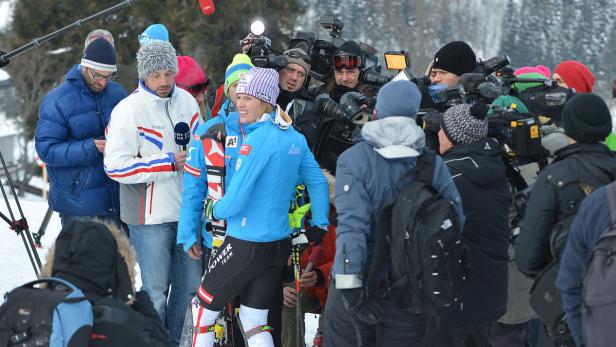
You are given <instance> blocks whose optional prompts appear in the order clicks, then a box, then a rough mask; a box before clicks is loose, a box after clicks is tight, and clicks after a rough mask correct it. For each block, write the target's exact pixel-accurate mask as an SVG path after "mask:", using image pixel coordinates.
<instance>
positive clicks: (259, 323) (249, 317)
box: [240, 305, 274, 347]
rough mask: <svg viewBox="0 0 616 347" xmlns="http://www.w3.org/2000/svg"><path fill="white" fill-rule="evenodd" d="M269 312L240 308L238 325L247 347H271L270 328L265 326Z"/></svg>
mask: <svg viewBox="0 0 616 347" xmlns="http://www.w3.org/2000/svg"><path fill="white" fill-rule="evenodd" d="M268 311H269V310H267V309H266V310H260V309H256V308H251V307H248V306H244V305H241V306H240V325H241V326H242V333H243V334H244V338H245V339H246V343H247V345H248V347H273V346H274V340H273V339H272V334H270V332H271V331H272V327H270V326H269V325H267V313H268Z"/></svg>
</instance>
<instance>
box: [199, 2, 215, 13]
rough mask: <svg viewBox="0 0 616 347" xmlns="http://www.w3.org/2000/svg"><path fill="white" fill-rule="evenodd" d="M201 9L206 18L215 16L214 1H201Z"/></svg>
mask: <svg viewBox="0 0 616 347" xmlns="http://www.w3.org/2000/svg"><path fill="white" fill-rule="evenodd" d="M199 8H200V9H201V12H202V13H203V14H204V15H206V16H211V15H213V14H214V0H199Z"/></svg>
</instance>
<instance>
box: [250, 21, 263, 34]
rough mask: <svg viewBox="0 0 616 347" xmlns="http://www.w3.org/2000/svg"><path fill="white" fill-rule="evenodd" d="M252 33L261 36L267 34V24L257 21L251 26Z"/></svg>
mask: <svg viewBox="0 0 616 347" xmlns="http://www.w3.org/2000/svg"><path fill="white" fill-rule="evenodd" d="M250 32H251V33H252V34H253V35H256V36H261V35H263V33H264V32H265V23H263V21H262V20H260V19H257V20H254V21H253V22H252V24H250Z"/></svg>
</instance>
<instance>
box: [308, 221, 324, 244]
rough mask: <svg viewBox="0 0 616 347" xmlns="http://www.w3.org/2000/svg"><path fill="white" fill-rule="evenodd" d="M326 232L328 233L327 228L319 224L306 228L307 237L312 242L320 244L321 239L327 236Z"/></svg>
mask: <svg viewBox="0 0 616 347" xmlns="http://www.w3.org/2000/svg"><path fill="white" fill-rule="evenodd" d="M325 233H327V230H324V229H321V228H319V227H317V226H311V227H310V228H308V230H306V237H307V238H308V241H309V242H310V244H313V245H320V244H321V241H323V237H325Z"/></svg>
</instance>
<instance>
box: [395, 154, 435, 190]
mask: <svg viewBox="0 0 616 347" xmlns="http://www.w3.org/2000/svg"><path fill="white" fill-rule="evenodd" d="M435 166H436V153H435V152H433V151H430V150H425V151H424V153H422V154H421V155H420V156H419V157H417V161H416V162H415V167H414V168H412V169H410V170H409V171H407V172H405V173H404V174H403V175H402V176H400V178H398V190H400V189H401V188H402V187H404V186H405V185H406V183H405V182H406V181H407V180H408V179H412V180H417V181H421V182H424V183H426V184H428V185H432V181H433V179H434V170H435Z"/></svg>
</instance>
